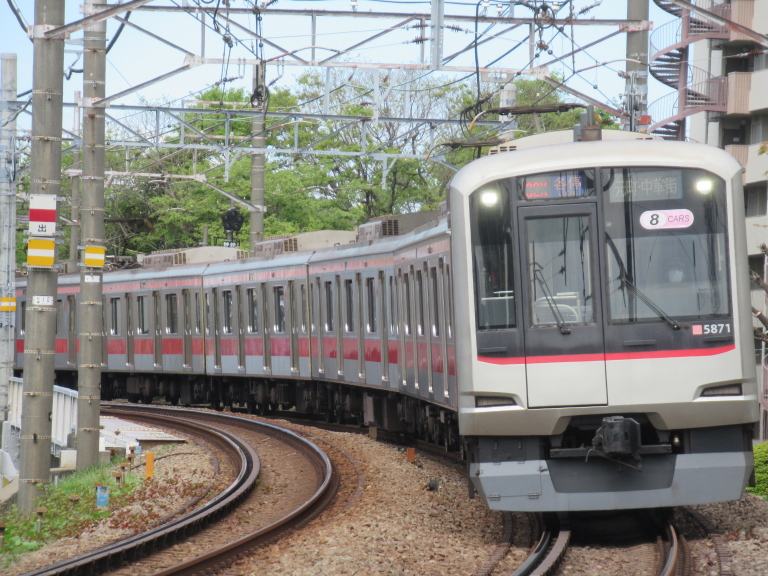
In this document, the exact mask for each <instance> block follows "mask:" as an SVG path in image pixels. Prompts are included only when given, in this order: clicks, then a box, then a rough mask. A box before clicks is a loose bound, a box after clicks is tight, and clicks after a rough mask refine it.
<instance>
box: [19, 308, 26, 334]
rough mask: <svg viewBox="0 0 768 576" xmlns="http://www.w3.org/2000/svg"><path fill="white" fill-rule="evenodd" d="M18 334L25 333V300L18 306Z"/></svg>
mask: <svg viewBox="0 0 768 576" xmlns="http://www.w3.org/2000/svg"><path fill="white" fill-rule="evenodd" d="M19 316H20V319H19V334H24V333H25V332H26V331H27V302H26V300H25V301H23V302H22V303H21V305H20V306H19Z"/></svg>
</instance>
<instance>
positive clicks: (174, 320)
mask: <svg viewBox="0 0 768 576" xmlns="http://www.w3.org/2000/svg"><path fill="white" fill-rule="evenodd" d="M165 332H166V334H178V333H179V299H178V296H177V295H176V294H166V295H165Z"/></svg>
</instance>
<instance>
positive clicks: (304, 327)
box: [301, 284, 311, 334]
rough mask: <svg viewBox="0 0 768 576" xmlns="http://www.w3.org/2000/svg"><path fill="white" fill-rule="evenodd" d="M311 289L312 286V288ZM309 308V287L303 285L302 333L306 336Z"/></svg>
mask: <svg viewBox="0 0 768 576" xmlns="http://www.w3.org/2000/svg"><path fill="white" fill-rule="evenodd" d="M310 289H311V286H310ZM308 306H309V302H308V300H307V285H306V284H302V285H301V333H302V334H306V333H307V317H308V316H309V314H308V313H307V307H308Z"/></svg>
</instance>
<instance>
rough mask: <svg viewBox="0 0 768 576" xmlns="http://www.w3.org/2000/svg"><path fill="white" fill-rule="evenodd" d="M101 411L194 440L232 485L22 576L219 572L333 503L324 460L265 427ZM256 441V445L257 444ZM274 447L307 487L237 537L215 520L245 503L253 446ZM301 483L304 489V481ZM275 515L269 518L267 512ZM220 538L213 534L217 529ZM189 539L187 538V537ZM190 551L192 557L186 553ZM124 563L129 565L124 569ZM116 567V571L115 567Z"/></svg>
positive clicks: (211, 416)
mask: <svg viewBox="0 0 768 576" xmlns="http://www.w3.org/2000/svg"><path fill="white" fill-rule="evenodd" d="M102 413H103V414H109V415H115V416H120V417H122V418H125V419H129V420H133V421H141V422H147V423H151V424H153V425H158V426H162V427H164V428H170V429H172V430H174V431H176V432H178V433H179V434H184V435H187V436H192V437H196V438H199V439H201V441H202V442H204V443H207V444H209V445H211V446H212V447H213V449H214V450H215V451H216V452H217V453H218V454H220V456H219V459H220V460H222V459H223V460H227V461H228V464H229V465H231V466H232V467H233V468H234V470H235V474H234V481H232V482H231V484H230V485H229V486H228V487H227V488H226V489H225V490H223V491H222V492H221V493H220V494H218V495H216V496H215V497H213V498H211V499H210V500H209V501H208V502H206V503H205V504H203V505H201V506H200V507H198V508H196V509H195V510H193V511H192V512H189V513H187V514H185V515H183V516H181V517H180V518H177V519H175V520H172V521H170V522H168V523H165V524H163V525H162V526H158V527H157V528H155V529H153V530H150V531H148V532H145V533H142V534H139V535H136V536H134V537H132V538H128V539H124V540H120V541H118V542H116V543H114V544H112V545H109V546H106V547H104V548H101V549H98V550H95V551H93V552H91V553H88V554H84V555H81V556H78V557H76V558H72V559H69V560H67V561H64V562H60V563H58V564H55V565H52V566H46V567H45V568H43V569H40V570H37V571H33V572H28V573H27V575H26V576H33V575H34V576H42V575H46V576H47V575H57V576H58V575H72V576H75V575H81V574H104V573H107V572H110V573H113V574H121V573H125V574H131V575H132V576H138V575H140V574H157V575H160V574H162V575H171V574H179V575H192V574H204V573H210V571H215V570H220V569H222V568H224V567H226V566H227V565H229V564H231V563H232V562H234V561H236V560H237V559H238V558H241V557H242V556H243V555H245V554H246V553H247V552H248V551H249V550H250V549H253V548H255V547H258V546H261V545H264V544H265V543H268V542H271V541H272V540H274V539H275V538H278V537H279V536H280V535H281V534H284V533H285V532H287V531H289V530H291V529H294V528H296V527H297V526H300V525H302V524H303V523H305V522H307V521H309V520H310V519H311V518H312V517H314V516H315V515H316V514H318V513H319V512H320V511H321V510H322V509H323V507H324V506H327V505H328V503H329V502H331V501H332V499H333V496H334V494H335V491H336V489H337V487H338V484H337V478H336V476H335V475H334V474H333V469H332V466H331V463H330V461H329V459H328V458H327V456H326V455H325V454H324V453H323V452H322V451H321V450H320V449H319V448H318V447H317V446H315V445H314V444H313V443H312V442H310V441H308V440H305V439H303V438H301V437H300V436H298V435H297V434H294V433H292V432H290V431H288V430H283V429H280V428H279V427H277V426H274V425H271V424H269V423H264V422H258V421H255V420H249V419H245V418H239V417H236V416H230V415H224V414H216V413H210V412H200V411H191V410H181V409H170V408H166V407H148V406H115V405H112V406H104V407H103V408H102ZM259 439H260V440H259ZM258 442H262V443H274V444H277V443H280V444H281V445H282V448H281V449H282V450H283V452H285V453H288V454H290V455H292V456H294V457H299V455H300V457H301V458H302V459H303V460H302V462H304V464H302V466H304V468H307V466H306V464H308V465H309V469H310V472H311V473H309V474H307V476H308V477H311V478H310V479H309V481H308V485H307V486H304V488H303V490H296V493H297V494H300V495H301V501H300V502H292V503H291V505H290V507H289V509H284V510H282V511H281V512H280V513H279V514H278V515H277V517H274V518H272V519H271V521H270V522H268V523H267V524H266V525H264V524H263V523H262V524H260V525H259V526H258V528H257V529H246V530H240V531H239V532H236V531H234V530H233V529H232V527H231V526H229V525H227V526H224V525H223V524H222V523H221V520H222V519H223V518H225V517H227V516H228V515H229V514H230V513H232V512H233V511H235V510H238V509H242V508H243V507H247V506H249V505H252V503H253V500H254V498H259V497H260V496H257V495H255V494H258V491H256V493H255V492H254V488H255V487H256V484H257V481H258V479H259V476H260V473H261V472H262V467H261V461H260V459H259V456H258V454H257V453H256V450H255V449H254V448H253V446H254V445H258ZM305 484H307V483H306V482H305ZM273 516H274V514H273ZM217 530H218V531H219V532H222V531H223V532H224V534H223V535H222V534H220V535H218V536H217V535H216V531H217ZM190 539H191V540H190ZM190 550H194V553H190ZM127 565H130V567H128V568H125V567H126V566H127ZM121 567H122V568H121Z"/></svg>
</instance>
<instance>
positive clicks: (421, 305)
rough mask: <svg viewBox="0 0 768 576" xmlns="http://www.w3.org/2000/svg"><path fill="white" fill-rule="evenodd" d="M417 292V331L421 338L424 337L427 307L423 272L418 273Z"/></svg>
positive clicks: (418, 271)
mask: <svg viewBox="0 0 768 576" xmlns="http://www.w3.org/2000/svg"><path fill="white" fill-rule="evenodd" d="M416 290H417V291H418V293H417V297H418V301H417V303H416V314H417V315H418V316H417V318H418V323H417V326H416V328H417V330H418V331H419V332H418V334H419V336H424V334H425V331H424V308H425V306H426V304H427V303H426V302H425V300H424V277H423V276H422V274H421V270H417V271H416Z"/></svg>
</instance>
